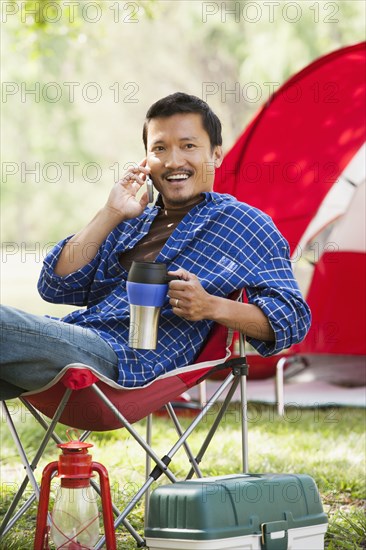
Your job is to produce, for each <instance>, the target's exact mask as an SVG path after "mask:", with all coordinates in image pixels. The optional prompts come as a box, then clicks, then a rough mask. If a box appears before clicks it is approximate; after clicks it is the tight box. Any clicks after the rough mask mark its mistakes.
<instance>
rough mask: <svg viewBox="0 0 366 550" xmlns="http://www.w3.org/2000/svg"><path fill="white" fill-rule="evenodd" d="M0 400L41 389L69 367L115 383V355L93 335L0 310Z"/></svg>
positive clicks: (100, 339) (66, 326)
mask: <svg viewBox="0 0 366 550" xmlns="http://www.w3.org/2000/svg"><path fill="white" fill-rule="evenodd" d="M0 315H1V317H0V323H1V324H0V326H1V354H0V400H5V399H11V398H13V397H18V396H19V395H20V394H21V393H23V392H24V391H27V390H28V391H30V390H36V389H38V388H42V387H43V386H45V385H46V384H48V383H49V382H50V381H51V380H53V379H54V378H55V377H56V376H57V374H58V373H59V372H60V370H62V369H63V368H64V367H65V366H66V365H68V364H69V363H84V364H86V365H89V366H91V367H93V368H94V369H95V370H97V371H98V372H100V373H101V374H103V375H105V376H107V377H108V378H110V379H112V380H113V381H115V382H117V379H118V367H117V355H116V354H115V352H114V351H113V349H112V348H111V346H110V345H109V344H107V342H105V341H104V340H103V339H102V338H101V337H100V336H99V335H98V334H96V333H95V332H94V331H92V330H90V329H88V328H84V327H79V326H76V325H71V324H68V323H63V322H62V321H58V320H54V319H49V318H47V317H42V316H39V315H32V314H30V313H26V312H24V311H20V310H18V309H15V308H11V307H6V306H0Z"/></svg>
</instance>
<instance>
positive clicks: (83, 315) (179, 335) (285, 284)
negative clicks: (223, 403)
mask: <svg viewBox="0 0 366 550" xmlns="http://www.w3.org/2000/svg"><path fill="white" fill-rule="evenodd" d="M204 195H205V198H204V200H203V201H202V202H200V203H199V204H198V205H196V206H194V207H193V208H192V210H190V211H189V212H188V214H186V216H185V217H184V218H183V220H182V221H181V222H180V223H179V225H178V227H177V228H176V229H175V230H174V231H173V233H172V235H171V236H170V237H169V239H168V240H167V242H166V243H165V245H164V246H163V248H162V250H161V251H160V253H159V255H158V256H157V258H156V261H157V262H165V263H166V264H167V266H168V269H169V271H170V270H171V271H174V270H176V269H178V268H180V267H181V268H183V269H186V270H187V271H189V272H191V273H194V274H195V275H196V276H197V277H198V278H199V280H200V282H201V284H202V286H203V287H204V288H205V290H206V291H207V292H209V293H210V294H214V295H216V296H223V297H225V296H228V295H229V294H231V293H232V292H233V291H234V290H237V289H242V288H245V290H246V293H247V297H248V301H249V302H250V303H252V304H255V305H257V306H258V307H259V308H261V310H262V311H263V312H264V314H265V315H266V316H267V318H268V320H269V322H270V324H271V326H272V328H273V330H274V333H275V342H263V341H259V340H256V339H254V338H248V341H249V342H250V344H251V345H252V346H254V348H255V349H256V350H257V351H258V352H259V353H260V354H261V355H263V356H268V355H272V354H274V353H277V352H280V351H281V350H283V349H284V348H288V347H289V346H291V345H292V344H295V343H296V342H299V341H301V340H302V339H303V338H304V337H305V335H306V333H307V330H308V328H309V325H310V311H309V308H308V306H307V305H306V303H305V302H304V300H303V298H302V295H301V293H300V290H299V288H298V285H297V283H296V281H295V279H294V276H293V273H292V268H291V263H290V260H289V249H288V244H287V242H286V240H285V239H284V238H283V237H282V235H281V234H280V233H279V232H278V230H277V229H276V227H275V226H274V224H273V222H272V220H271V218H270V217H269V216H267V215H266V214H264V213H263V212H261V211H260V210H257V209H256V208H253V207H251V206H249V205H247V204H245V203H241V202H238V201H237V200H236V199H235V198H234V197H232V196H231V195H225V194H218V193H205V194H204ZM159 208H160V207H159V206H156V205H155V206H153V207H147V208H146V209H145V211H144V212H143V213H142V214H141V215H140V216H139V217H138V218H135V219H131V220H127V221H124V222H123V223H121V224H120V225H118V226H117V227H116V228H115V229H114V230H113V231H112V232H111V233H110V235H109V236H108V238H107V239H106V240H105V241H104V243H103V245H102V246H101V247H100V249H99V251H98V253H97V255H96V257H95V258H94V259H93V260H92V261H91V262H90V263H88V264H87V265H85V266H84V267H83V268H82V269H80V270H78V271H76V272H74V273H71V274H70V275H67V276H65V277H60V276H58V275H56V274H55V273H54V267H55V265H56V263H57V260H58V257H59V254H60V252H61V250H62V247H63V246H64V244H65V242H66V241H67V240H68V239H65V240H63V241H61V242H60V243H59V244H58V245H56V246H55V247H54V249H53V250H52V251H51V252H50V253H49V254H48V255H47V257H46V258H45V261H44V266H43V269H42V272H41V275H40V279H39V283H38V290H39V292H40V294H41V296H42V297H43V298H44V299H45V300H47V301H50V302H53V303H62V304H74V305H80V306H86V309H81V310H77V311H74V312H72V313H70V314H69V315H67V316H66V317H64V318H63V319H62V320H63V321H64V322H66V323H75V324H77V325H79V326H84V327H88V328H90V329H92V330H95V331H96V332H97V333H98V334H99V335H100V336H101V337H102V338H103V339H104V340H106V341H107V342H108V343H109V344H110V345H111V346H112V348H113V349H114V351H115V352H116V354H117V356H118V363H119V365H118V366H119V383H120V384H121V385H123V386H125V387H133V386H141V385H144V384H146V383H148V382H150V381H151V380H153V379H154V378H156V377H157V376H159V375H161V374H163V373H166V372H169V371H171V370H172V369H174V368H177V367H181V366H184V365H189V364H191V363H192V362H194V359H195V357H196V356H197V354H198V352H199V350H200V348H201V346H202V342H203V340H204V339H205V337H206V336H207V334H208V332H209V331H210V329H211V327H212V324H213V322H212V321H209V320H202V321H195V322H192V321H186V320H185V319H182V318H180V317H178V316H177V315H175V314H174V313H173V311H172V308H171V306H170V304H169V300H168V298H167V300H166V302H165V304H164V306H163V307H162V309H161V319H160V325H159V343H158V347H157V349H156V350H155V351H150V350H147V351H145V350H135V349H131V348H129V347H128V345H127V342H128V326H129V305H128V301H127V293H126V280H127V272H126V271H125V269H123V267H121V265H120V263H119V255H120V254H121V253H122V252H124V251H126V250H128V249H131V248H133V247H134V246H135V245H136V244H137V243H138V242H139V240H140V239H142V237H144V236H145V235H146V234H147V233H148V231H149V228H150V225H151V223H152V222H153V220H154V218H155V217H156V215H157V213H158V210H159Z"/></svg>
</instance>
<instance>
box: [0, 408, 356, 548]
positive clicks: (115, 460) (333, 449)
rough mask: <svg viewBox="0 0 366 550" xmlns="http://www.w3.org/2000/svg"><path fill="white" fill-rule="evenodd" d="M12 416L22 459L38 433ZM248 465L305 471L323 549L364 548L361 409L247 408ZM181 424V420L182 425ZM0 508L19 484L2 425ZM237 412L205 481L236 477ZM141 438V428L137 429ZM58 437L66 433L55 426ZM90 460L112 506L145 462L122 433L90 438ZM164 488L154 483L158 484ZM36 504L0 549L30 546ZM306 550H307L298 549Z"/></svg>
mask: <svg viewBox="0 0 366 550" xmlns="http://www.w3.org/2000/svg"><path fill="white" fill-rule="evenodd" d="M11 404H12V405H13V408H12V418H13V420H14V422H15V424H16V425H17V428H18V429H19V431H20V433H21V436H22V438H23V441H24V445H25V448H26V451H27V453H29V454H30V455H31V456H32V455H34V453H35V451H36V449H37V441H38V438H39V436H40V435H41V434H42V430H41V429H40V428H39V427H37V426H35V425H33V420H32V419H31V418H29V415H28V413H26V412H25V411H24V410H23V409H21V408H19V406H18V405H17V402H13V403H11ZM248 419H249V465H250V472H252V473H265V472H266V473H279V472H286V473H307V474H309V475H311V476H312V477H313V478H314V479H315V481H316V483H317V485H318V488H319V491H320V494H321V497H322V501H323V505H324V508H325V510H326V512H327V514H328V518H329V528H328V532H327V534H326V547H327V548H328V549H329V550H342V549H358V548H360V549H362V548H366V521H365V514H364V504H365V500H364V499H365V411H364V410H362V409H352V408H331V409H306V410H305V409H292V410H291V409H288V410H287V413H286V416H285V417H284V418H279V417H277V415H276V413H275V411H274V408H273V407H271V406H265V405H255V404H250V405H249V410H248ZM168 422H169V421H168V420H167V419H166V418H159V417H154V434H155V435H154V438H155V444H154V448H155V450H157V453H158V455H159V456H162V455H163V454H165V452H166V451H167V450H168V449H169V448H170V446H172V445H173V444H174V441H175V440H174V437H175V431H174V429H173V428H172V427H170V424H168ZM188 422H189V421H188V420H187V419H182V423H183V424H184V425H188ZM209 424H210V419H208V420H206V421H204V422H203V423H202V424H201V426H200V427H199V428H198V429H197V431H196V433H195V434H194V435H193V436H192V437H191V438H190V444H191V447H192V448H193V450H194V451H197V449H198V448H199V442H200V441H201V440H202V437H203V435H204V433H205V432H206V431H207V428H208V426H209ZM1 428H2V439H1V444H2V453H1V456H2V458H1V468H2V482H1V493H2V499H1V504H0V506H1V508H0V513H1V514H4V511H5V510H6V506H7V504H8V503H9V501H10V497H11V495H12V494H13V493H14V489H15V488H16V487H17V486H18V484H19V483H20V481H21V479H22V476H23V469H22V467H21V466H20V465H19V463H18V459H17V456H16V451H15V449H14V446H13V443H12V440H11V437H10V435H9V433H8V431H7V429H6V427H4V424H3V423H2V424H1ZM239 429H240V414H239V409H238V408H237V406H235V405H233V406H232V407H231V409H230V410H229V411H228V412H227V414H226V415H225V417H224V421H223V424H222V426H221V428H220V431H219V433H218V434H217V435H216V438H215V440H214V442H216V445H214V447H212V448H211V449H210V450H209V451H208V453H207V456H206V457H205V460H204V461H203V463H202V468H203V472H204V474H205V475H207V476H210V475H217V474H229V473H236V472H240V469H241V466H240V444H239V442H240V435H239ZM138 430H139V432H140V433H141V434H142V435H143V434H144V423H141V424H140V425H139V426H138ZM58 432H59V435H60V436H61V437H62V438H64V428H63V427H59V428H58ZM90 441H91V442H92V443H93V444H94V445H95V446H94V448H93V449H92V450H91V452H92V455H93V459H94V460H96V461H98V462H101V463H102V464H104V465H105V466H106V467H107V468H108V471H109V475H110V480H111V487H112V494H113V498H114V499H115V500H116V501H117V505H118V506H122V505H123V503H124V502H126V500H127V497H128V496H130V495H132V494H133V493H134V491H135V490H136V488H137V486H138V485H139V484H140V483H141V482H142V480H143V476H144V458H143V453H141V452H140V450H139V448H138V446H137V445H136V444H135V443H134V442H133V441H132V439H131V437H130V436H129V435H128V434H127V432H126V431H124V430H121V431H119V432H117V431H114V432H104V433H97V434H94V435H93V437H92V439H91V440H90ZM57 455H58V449H55V446H54V444H53V443H52V444H49V446H48V447H47V449H46V452H45V455H44V457H43V459H42V461H41V463H40V465H39V468H37V470H36V477H37V478H39V477H40V474H41V471H42V469H43V467H44V465H45V464H47V463H48V462H50V461H51V460H54V459H55V457H57ZM175 458H176V462H175V466H174V468H172V469H173V470H174V473H176V475H177V476H178V477H184V473H185V472H186V471H187V466H186V457H185V453H184V451H183V450H180V451H179V452H178V453H177V455H176V457H175ZM162 482H164V483H165V480H161V481H160V480H159V482H158V483H162ZM35 517H36V506H35V505H33V506H32V507H31V508H30V509H29V510H28V512H27V514H26V517H25V518H24V519H22V520H21V521H19V522H18V523H17V524H16V526H15V527H14V528H13V529H12V530H11V531H10V533H9V535H7V537H6V538H4V539H3V541H2V542H1V543H0V548H1V549H2V550H13V549H14V550H15V549H19V550H20V549H21V550H27V549H28V548H29V549H31V548H32V547H33V546H32V545H33V537H34V528H35ZM130 521H131V523H132V524H133V525H134V526H135V527H136V528H137V529H138V530H139V531H140V532H141V534H142V533H143V521H144V510H143V505H142V504H139V505H137V506H136V508H135V509H134V511H133V513H132V515H131V516H130ZM117 540H118V548H119V549H124V550H132V549H133V548H136V544H135V542H134V540H133V539H132V538H131V537H130V536H129V535H128V534H127V533H126V531H125V529H123V528H119V529H118V530H117ZM304 550H307V549H305V548H304Z"/></svg>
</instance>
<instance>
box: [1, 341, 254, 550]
mask: <svg viewBox="0 0 366 550" xmlns="http://www.w3.org/2000/svg"><path fill="white" fill-rule="evenodd" d="M240 355H241V357H239V358H234V359H229V360H228V361H226V362H225V363H223V364H222V365H219V366H216V367H213V369H210V370H209V371H208V372H206V374H205V375H204V376H203V377H202V383H203V384H204V380H205V379H206V378H207V377H208V376H210V374H211V373H212V371H213V370H218V369H219V368H222V369H227V368H228V367H230V368H231V373H230V374H229V375H228V376H227V377H226V379H225V380H224V381H223V382H222V384H221V385H220V387H219V388H218V389H217V391H216V392H215V394H214V395H213V396H212V397H211V398H210V399H209V400H208V401H207V403H206V404H205V405H204V406H203V407H202V410H201V411H200V412H199V414H198V415H197V416H196V417H195V418H194V419H193V420H192V422H191V423H190V425H189V426H188V428H187V429H186V430H183V429H182V427H181V425H180V422H179V419H178V417H177V414H176V412H175V410H174V407H173V406H172V404H171V403H167V404H166V405H165V408H166V410H167V412H168V415H169V417H170V419H171V420H172V422H173V424H174V426H175V429H176V431H177V435H178V440H177V441H176V443H175V444H174V445H173V447H172V448H171V449H170V450H169V451H168V452H167V454H165V455H164V456H163V457H161V458H159V457H158V456H157V454H156V453H155V452H154V451H153V449H152V447H151V438H152V415H151V414H150V415H149V416H148V417H147V424H146V437H145V439H144V438H143V437H142V436H141V435H140V434H139V433H138V432H137V430H136V429H135V428H134V427H133V425H132V424H131V422H129V421H128V420H127V419H126V417H125V416H124V415H123V414H121V412H120V411H119V410H118V409H117V408H116V407H115V405H114V404H113V403H112V402H111V401H110V400H109V398H108V397H107V396H106V395H105V394H104V392H103V391H102V390H101V389H100V388H99V387H98V386H97V384H96V383H95V382H93V383H91V384H90V388H91V389H92V390H93V392H94V394H95V395H96V397H97V398H98V399H100V400H101V401H102V402H103V403H104V404H105V405H106V406H107V407H108V409H109V410H110V411H111V412H112V413H113V415H114V416H115V417H116V418H117V419H118V421H119V422H120V423H121V424H122V425H123V428H125V429H127V431H128V432H129V434H130V435H131V436H132V437H133V439H134V440H135V441H136V442H137V443H138V444H139V445H140V446H141V448H142V449H143V450H144V452H145V453H146V479H145V482H144V483H143V485H142V486H141V487H140V489H139V490H138V491H137V492H136V494H135V495H134V496H133V497H132V498H131V499H130V501H129V502H128V504H127V505H126V506H125V508H124V509H123V510H119V509H118V508H117V507H116V506H115V505H114V504H113V512H114V514H115V516H116V519H115V522H114V528H115V529H117V528H118V527H119V526H120V525H121V523H122V524H123V526H124V527H125V528H126V529H127V530H128V531H129V533H130V534H131V535H132V537H133V538H134V539H135V541H136V543H137V545H138V547H143V546H145V540H144V538H143V537H141V535H140V534H139V533H138V532H137V531H136V529H135V528H134V527H133V526H132V525H131V524H130V522H129V521H128V519H127V516H128V514H129V513H130V512H131V511H132V509H133V508H134V507H135V506H136V504H137V503H138V502H139V501H140V500H141V499H142V498H143V497H145V518H146V517H147V512H148V506H149V493H150V488H151V485H152V484H153V483H154V482H155V481H156V480H157V479H159V478H160V476H161V475H163V474H164V475H165V476H166V477H167V478H168V479H169V481H170V482H172V483H174V482H176V481H177V478H176V476H175V475H174V474H173V472H172V471H171V470H170V469H169V464H170V462H171V460H172V458H173V457H174V455H175V454H176V453H177V451H178V450H179V449H180V448H181V447H184V449H185V452H186V454H187V456H188V459H189V462H190V463H191V468H190V470H189V472H188V474H187V476H186V479H190V478H191V477H193V475H196V476H197V477H203V476H202V472H201V470H200V467H199V464H200V462H201V461H202V459H203V457H204V455H205V453H206V451H207V449H208V447H209V445H210V442H211V440H212V438H213V437H214V434H215V432H216V430H217V428H218V426H219V424H220V422H221V420H222V418H223V416H224V414H225V412H226V410H227V408H228V406H229V404H230V402H231V399H232V397H233V395H234V393H235V391H236V389H237V388H238V386H239V385H240V396H241V406H240V410H241V449H242V456H241V458H242V471H243V473H246V472H247V471H248V425H247V386H246V384H247V374H248V365H247V362H246V357H245V349H244V338H243V337H242V336H241V338H240ZM79 366H80V365H79ZM68 367H69V368H72V367H75V365H74V364H71V365H68ZM83 367H84V368H87V367H86V366H85V365H83ZM226 390H228V392H227V395H226V396H225V398H224V401H223V402H222V404H221V407H220V409H219V410H218V412H217V413H216V417H215V419H214V422H213V424H212V426H211V428H210V429H209V431H208V433H207V435H206V437H205V439H204V441H203V443H202V445H201V448H200V450H199V451H198V453H197V455H196V457H194V455H193V453H192V451H191V449H190V447H189V445H188V442H187V440H188V438H189V436H190V435H191V434H192V432H193V431H194V430H195V428H196V427H197V426H198V425H199V424H200V422H201V421H202V420H203V419H204V418H205V417H206V416H207V414H208V412H209V411H210V410H211V408H212V407H213V405H215V404H216V403H217V402H218V401H219V399H220V397H221V396H222V395H223V394H224V392H225V391H226ZM72 391H74V390H72V389H70V388H68V387H66V389H65V392H64V395H63V397H62V399H61V401H60V403H59V405H58V407H57V410H56V412H55V414H54V417H53V419H52V420H51V422H50V424H48V423H47V422H46V421H45V420H44V418H43V417H42V416H41V414H40V413H39V412H38V411H37V410H36V409H35V407H34V406H33V405H31V404H30V403H29V402H28V401H27V399H26V397H20V400H21V402H22V403H23V405H24V406H25V407H26V408H27V409H28V410H29V411H30V412H31V414H32V415H33V416H34V418H35V419H36V420H37V421H38V422H39V424H40V425H41V426H42V427H43V428H44V430H45V434H44V436H43V439H42V441H41V443H40V446H39V448H38V450H37V452H36V455H35V456H34V458H33V460H32V461H31V462H29V460H28V458H27V456H26V453H25V451H24V447H23V445H22V442H21V440H20V438H19V436H18V434H17V431H16V428H15V426H14V423H13V420H12V418H11V414H10V412H9V409H8V407H7V405H6V403H5V402H2V403H1V406H2V410H3V414H4V417H5V419H6V422H7V424H8V427H9V430H10V432H11V435H12V437H13V440H14V442H15V445H16V448H17V450H18V453H19V456H20V458H21V461H22V463H23V466H24V468H25V470H26V476H25V478H24V480H23V482H22V484H21V485H20V487H19V490H18V491H17V493H16V495H15V496H14V498H13V501H12V503H11V505H10V507H9V509H8V511H7V513H6V515H5V516H4V519H3V522H2V524H1V526H0V540H1V538H3V537H4V536H5V535H6V534H7V533H8V532H9V531H10V529H12V527H13V526H14V525H15V523H16V522H17V521H18V520H19V519H20V517H21V516H22V515H23V514H24V513H25V512H26V511H27V510H28V508H29V507H30V506H31V505H32V503H33V502H34V500H35V499H37V500H39V494H40V489H39V486H38V483H37V481H36V479H35V476H34V473H33V472H34V470H35V468H36V467H37V465H38V462H39V460H40V458H41V456H42V454H43V451H44V450H45V448H46V446H47V444H48V442H49V441H50V440H51V439H53V441H55V442H56V443H61V442H62V441H61V439H60V438H59V437H58V436H57V434H56V433H55V431H54V430H55V427H56V425H57V423H58V421H59V419H60V417H61V415H62V412H63V411H64V409H65V407H66V405H67V403H68V400H69V398H70V395H71V393H72ZM76 391H77V390H76ZM136 391H138V390H136ZM90 433H91V432H90V431H89V430H86V431H84V432H83V434H82V435H81V437H80V440H82V441H85V440H86V439H87V438H88V436H89V435H90ZM151 462H153V463H154V466H153V468H152V469H151ZM28 482H30V484H31V486H32V489H33V494H32V495H31V496H30V497H29V498H28V499H27V501H26V502H25V503H24V504H23V505H22V506H21V507H20V509H19V510H18V512H16V513H14V512H15V509H16V508H17V506H18V504H19V501H20V499H21V498H22V496H23V494H24V491H25V489H26V487H27V485H28ZM91 483H92V486H93V488H94V489H95V490H96V491H97V493H98V494H100V489H99V486H98V484H97V483H96V482H95V481H93V480H91ZM104 543H105V535H103V536H102V537H101V539H100V540H99V541H98V543H97V545H96V546H95V550H98V549H100V548H102V546H103V544H104Z"/></svg>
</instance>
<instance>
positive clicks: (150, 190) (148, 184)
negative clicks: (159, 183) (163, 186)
mask: <svg viewBox="0 0 366 550" xmlns="http://www.w3.org/2000/svg"><path fill="white" fill-rule="evenodd" d="M146 190H147V198H148V201H149V203H150V202H153V200H154V186H153V182H152V179H151V178H150V177H149V176H146Z"/></svg>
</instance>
